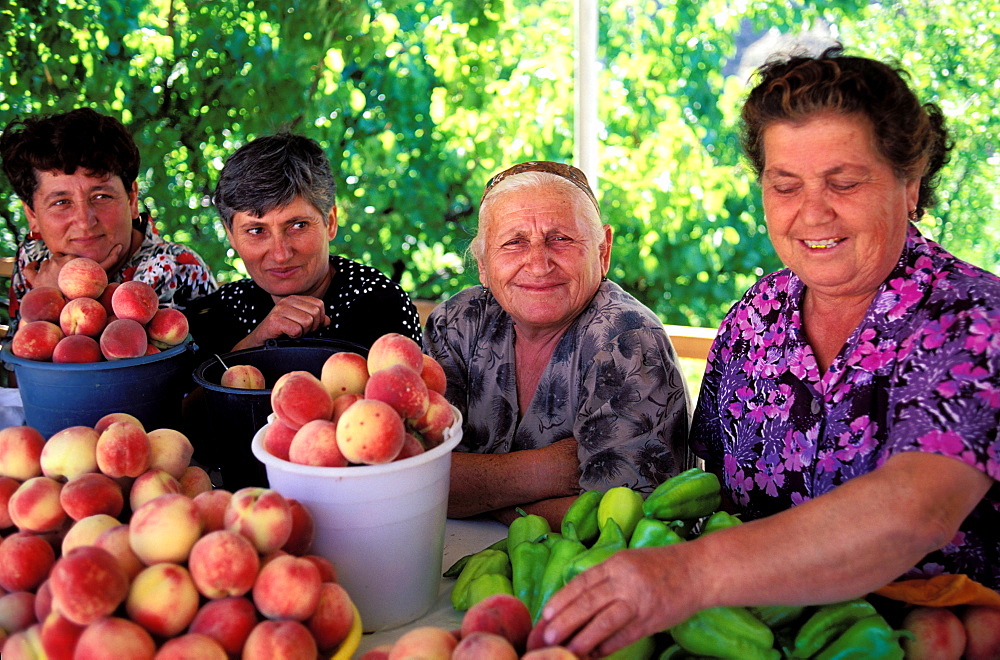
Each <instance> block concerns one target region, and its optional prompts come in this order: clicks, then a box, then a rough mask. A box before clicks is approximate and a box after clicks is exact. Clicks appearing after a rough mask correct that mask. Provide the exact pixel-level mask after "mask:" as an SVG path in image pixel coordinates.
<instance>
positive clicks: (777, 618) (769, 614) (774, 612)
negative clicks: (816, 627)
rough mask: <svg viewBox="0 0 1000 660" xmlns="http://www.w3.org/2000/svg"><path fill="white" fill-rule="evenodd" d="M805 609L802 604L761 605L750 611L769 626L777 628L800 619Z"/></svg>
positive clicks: (773, 628)
mask: <svg viewBox="0 0 1000 660" xmlns="http://www.w3.org/2000/svg"><path fill="white" fill-rule="evenodd" d="M805 609H806V608H804V607H802V606H801V605H761V606H759V607H751V608H750V612H751V613H752V614H753V615H754V616H756V617H757V618H758V619H760V620H761V621H763V622H764V623H765V625H767V627H768V628H770V629H771V630H777V629H778V628H784V627H785V626H788V625H791V624H793V623H795V622H796V621H798V620H799V617H801V616H802V613H803V612H804V611H805Z"/></svg>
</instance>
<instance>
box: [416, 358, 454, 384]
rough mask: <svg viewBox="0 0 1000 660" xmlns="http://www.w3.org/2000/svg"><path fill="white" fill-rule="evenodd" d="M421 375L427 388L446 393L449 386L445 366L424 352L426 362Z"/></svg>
mask: <svg viewBox="0 0 1000 660" xmlns="http://www.w3.org/2000/svg"><path fill="white" fill-rule="evenodd" d="M420 377H421V378H422V379H423V381H424V384H425V385H427V389H428V390H430V391H431V392H437V393H438V394H444V392H445V389H447V387H448V380H447V378H446V377H445V375H444V367H442V366H441V363H440V362H438V361H437V360H435V359H434V358H432V357H431V356H430V355H427V354H426V353H424V364H423V367H422V368H421V370H420Z"/></svg>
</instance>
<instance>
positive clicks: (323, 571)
mask: <svg viewBox="0 0 1000 660" xmlns="http://www.w3.org/2000/svg"><path fill="white" fill-rule="evenodd" d="M302 558H303V559H308V560H309V561H311V562H312V563H314V564H316V568H318V569H319V578H320V580H322V581H323V582H336V581H337V569H336V567H335V566H334V565H333V562H332V561H330V560H329V559H327V558H326V557H324V556H322V555H302Z"/></svg>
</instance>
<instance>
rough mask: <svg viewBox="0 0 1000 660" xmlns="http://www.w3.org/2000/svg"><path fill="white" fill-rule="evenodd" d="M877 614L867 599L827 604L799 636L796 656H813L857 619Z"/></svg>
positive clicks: (804, 625) (794, 646) (802, 629)
mask: <svg viewBox="0 0 1000 660" xmlns="http://www.w3.org/2000/svg"><path fill="white" fill-rule="evenodd" d="M873 614H877V612H876V611H875V607H874V606H873V605H872V604H871V603H869V602H868V601H867V600H865V599H864V598H854V599H851V600H845V601H843V602H840V603H830V604H829V605H823V606H822V607H820V608H819V609H818V610H816V611H815V612H814V613H813V614H812V615H811V616H810V617H809V618H808V619H806V621H805V623H803V624H802V627H801V628H799V631H798V633H796V635H795V642H794V644H793V647H792V657H793V658H811V657H812V656H813V655H815V654H816V653H819V651H820V650H822V649H823V648H824V647H825V646H826V645H827V644H829V643H830V642H831V641H833V639H834V638H836V637H837V636H839V635H840V634H841V633H843V632H844V631H845V630H847V629H848V628H850V627H851V626H852V625H853V624H854V623H855V622H857V621H859V620H860V619H863V618H865V617H869V616H872V615H873Z"/></svg>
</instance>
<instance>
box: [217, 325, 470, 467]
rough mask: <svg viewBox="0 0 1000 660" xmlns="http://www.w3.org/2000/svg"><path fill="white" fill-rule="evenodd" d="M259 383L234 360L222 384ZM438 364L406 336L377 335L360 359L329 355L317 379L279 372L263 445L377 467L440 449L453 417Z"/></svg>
mask: <svg viewBox="0 0 1000 660" xmlns="http://www.w3.org/2000/svg"><path fill="white" fill-rule="evenodd" d="M234 383H240V384H242V386H244V387H248V386H249V387H256V388H257V389H263V388H264V378H263V375H262V374H260V371H259V370H258V369H256V368H255V367H253V366H251V365H234V366H232V367H229V368H228V369H227V370H226V371H225V372H223V375H222V385H224V386H233V384H234ZM445 385H446V379H445V374H444V370H443V369H442V368H441V365H440V364H439V363H438V362H437V361H436V360H434V358H432V357H430V356H429V355H426V354H424V353H423V352H422V351H421V347H420V345H419V344H418V343H417V342H415V341H414V340H412V339H410V338H409V337H407V336H405V335H401V334H398V333H389V334H386V335H383V336H381V337H379V338H378V339H376V340H375V342H374V343H373V344H372V346H371V348H370V349H369V352H368V357H367V358H365V357H363V356H361V355H359V354H357V353H352V352H350V351H343V352H339V353H333V354H332V355H331V356H330V357H329V358H327V359H326V361H325V362H324V363H323V366H322V370H321V372H320V376H319V377H318V378H317V377H316V376H314V375H313V374H312V373H310V372H308V371H292V372H289V373H286V374H284V375H282V376H280V377H279V378H278V379H277V380H276V381H275V383H274V387H273V388H272V390H271V409H272V410H273V411H274V416H275V420H274V421H273V422H272V423H270V424H268V425H267V427H266V428H265V431H264V436H263V439H262V444H263V446H264V449H266V450H267V451H268V452H269V453H271V454H272V455H274V456H277V457H278V458H281V459H283V460H286V461H290V462H292V463H299V464H302V465H311V466H319V467H347V466H348V465H378V464H382V463H389V462H392V461H398V460H402V459H404V458H408V457H410V456H415V455H417V454H421V453H423V452H424V451H426V450H428V449H431V448H433V447H436V446H438V445H439V444H441V443H442V442H443V441H444V436H445V432H446V431H447V430H448V429H449V428H450V427H451V426H452V424H454V422H455V412H454V409H453V408H452V407H451V405H450V404H449V403H448V401H447V400H446V399H445V397H444V391H445Z"/></svg>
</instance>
